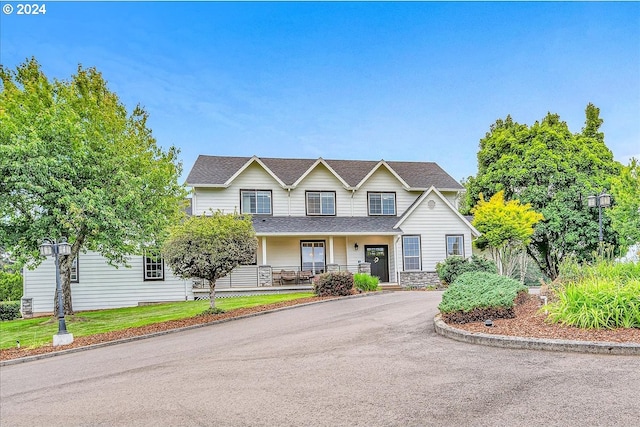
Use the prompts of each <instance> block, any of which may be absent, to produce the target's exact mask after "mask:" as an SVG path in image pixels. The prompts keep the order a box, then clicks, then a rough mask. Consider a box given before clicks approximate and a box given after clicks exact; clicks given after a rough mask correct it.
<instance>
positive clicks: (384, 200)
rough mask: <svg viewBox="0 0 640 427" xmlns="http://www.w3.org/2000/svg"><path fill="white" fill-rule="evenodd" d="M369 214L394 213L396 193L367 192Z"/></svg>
mask: <svg viewBox="0 0 640 427" xmlns="http://www.w3.org/2000/svg"><path fill="white" fill-rule="evenodd" d="M368 195H369V215H395V214H396V193H368Z"/></svg>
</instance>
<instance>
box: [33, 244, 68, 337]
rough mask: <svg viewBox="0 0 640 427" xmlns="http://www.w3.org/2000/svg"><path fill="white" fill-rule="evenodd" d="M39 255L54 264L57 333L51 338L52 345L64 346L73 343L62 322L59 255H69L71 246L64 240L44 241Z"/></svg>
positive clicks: (62, 304)
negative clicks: (51, 258) (51, 260)
mask: <svg viewBox="0 0 640 427" xmlns="http://www.w3.org/2000/svg"><path fill="white" fill-rule="evenodd" d="M40 255H42V256H45V257H47V256H53V257H54V258H55V259H54V261H55V264H56V292H57V293H58V333H57V334H55V335H54V336H53V345H54V347H55V346H58V345H66V344H71V343H72V342H73V334H70V333H69V332H67V324H66V323H65V321H64V298H63V295H62V282H61V280H60V255H71V245H70V244H69V243H67V241H66V239H64V238H63V239H60V242H56V241H55V240H53V241H51V240H48V239H45V241H44V242H42V245H40Z"/></svg>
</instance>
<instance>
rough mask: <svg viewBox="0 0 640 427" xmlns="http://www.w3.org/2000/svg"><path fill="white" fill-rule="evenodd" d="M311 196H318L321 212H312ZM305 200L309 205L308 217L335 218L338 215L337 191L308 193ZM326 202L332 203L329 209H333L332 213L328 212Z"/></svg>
mask: <svg viewBox="0 0 640 427" xmlns="http://www.w3.org/2000/svg"><path fill="white" fill-rule="evenodd" d="M309 195H316V196H317V197H318V202H319V204H318V207H319V208H320V210H319V211H318V212H312V211H311V209H310V206H311V205H310V204H309ZM305 200H306V205H307V215H308V216H335V215H336V192H335V191H307V192H306V193H305ZM325 201H331V203H332V204H331V206H328V207H329V208H333V211H332V212H329V211H326V208H325V203H324V202H325Z"/></svg>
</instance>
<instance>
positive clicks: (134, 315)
mask: <svg viewBox="0 0 640 427" xmlns="http://www.w3.org/2000/svg"><path fill="white" fill-rule="evenodd" d="M311 296H313V293H311V292H304V293H293V294H274V295H256V296H248V297H234V298H219V299H218V298H216V307H219V308H221V309H223V310H225V311H230V310H235V309H238V308H245V307H254V306H257V305H264V304H274V303H278V302H282V301H290V300H294V299H299V298H307V297H311ZM207 308H209V301H184V302H175V303H167V304H154V305H147V306H142V307H126V308H115V309H109V310H97V311H83V312H77V313H76V314H75V315H74V316H67V317H66V323H67V330H68V331H69V332H70V333H72V334H73V336H74V337H82V336H86V335H93V334H99V333H101V332H109V331H118V330H122V329H127V328H131V327H135V326H144V325H150V324H153V323H158V322H164V321H166V320H176V319H185V318H188V317H193V316H195V315H197V314H199V313H202V312H203V311H204V310H206V309H207ZM57 331H58V319H57V318H51V317H37V318H32V319H20V320H11V321H5V322H0V349H4V348H10V347H15V345H16V341H20V346H22V347H25V348H26V347H39V346H42V345H45V344H49V343H51V342H52V340H53V335H54V334H55V333H56V332H57Z"/></svg>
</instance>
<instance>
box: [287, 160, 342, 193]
mask: <svg viewBox="0 0 640 427" xmlns="http://www.w3.org/2000/svg"><path fill="white" fill-rule="evenodd" d="M319 165H323V166H324V167H326V168H327V169H328V170H329V172H331V173H332V174H333V176H335V177H336V178H337V179H338V181H340V183H341V184H342V185H343V186H344V187H349V184H348V183H347V182H346V181H345V180H344V179H342V177H341V176H340V175H338V173H336V171H335V170H334V169H333V168H332V167H331V166H329V164H328V163H327V162H326V161H325V160H324V159H323V158H322V157H320V158H319V159H318V160H316V161H315V162H314V163H313V165H311V166H310V167H309V169H307V170H306V171H305V172H304V173H303V174H302V175H301V176H300V178H298V179H297V180H296V182H294V183H293V187H297V186H298V185H299V184H300V183H301V182H302V180H303V179H305V178H306V177H307V176H308V175H309V174H310V173H311V172H312V171H313V170H315V169H316V168H317V167H318V166H319Z"/></svg>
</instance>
